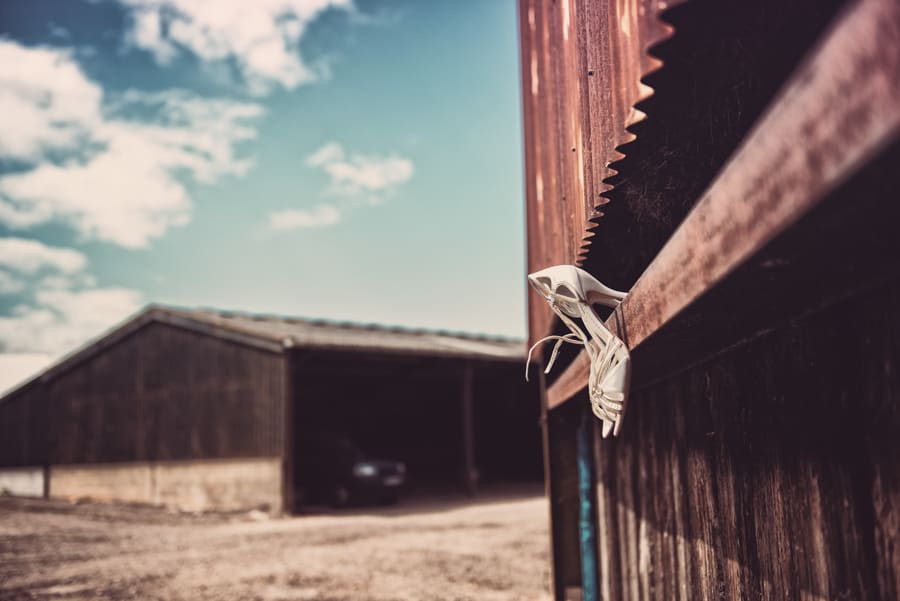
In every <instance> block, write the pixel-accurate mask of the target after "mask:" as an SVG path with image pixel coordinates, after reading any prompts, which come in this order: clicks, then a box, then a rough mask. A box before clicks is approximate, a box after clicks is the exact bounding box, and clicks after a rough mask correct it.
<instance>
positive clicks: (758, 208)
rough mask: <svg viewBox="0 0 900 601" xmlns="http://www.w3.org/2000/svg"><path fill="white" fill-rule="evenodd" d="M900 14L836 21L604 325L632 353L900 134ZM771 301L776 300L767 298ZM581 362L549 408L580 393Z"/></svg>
mask: <svg viewBox="0 0 900 601" xmlns="http://www.w3.org/2000/svg"><path fill="white" fill-rule="evenodd" d="M898 39H900V3H897V2H896V1H895V0H861V1H859V2H855V3H853V4H852V5H851V6H850V7H848V10H847V11H846V12H845V13H844V14H843V15H842V16H841V17H840V18H839V19H838V20H837V22H836V23H835V25H834V26H833V27H832V29H831V31H830V32H829V33H828V34H826V35H825V36H824V38H823V41H822V42H821V43H820V44H819V45H818V46H817V47H816V48H815V49H814V50H813V51H812V52H811V54H810V56H808V57H807V59H806V60H805V61H804V62H803V63H802V64H801V66H800V67H799V68H798V70H797V71H796V73H795V74H794V75H793V76H792V78H791V80H790V81H789V82H788V84H787V86H786V87H785V89H784V90H783V91H782V93H781V94H780V95H779V96H778V98H777V99H776V100H775V101H774V102H773V104H772V106H771V108H770V109H769V110H768V111H767V113H766V114H765V115H764V116H763V118H762V119H761V120H760V122H759V123H758V124H757V126H756V127H755V128H754V129H753V131H752V132H751V133H750V134H749V135H748V136H747V138H746V139H745V141H744V143H743V144H742V145H741V147H740V148H739V149H738V150H737V152H736V153H735V154H734V156H733V157H732V159H731V160H730V161H729V163H728V164H727V165H726V166H725V167H724V168H723V169H722V172H721V173H720V175H719V176H718V178H717V179H716V180H715V181H714V182H713V183H712V185H711V186H710V187H709V189H708V190H707V191H706V192H705V193H704V194H703V195H702V196H701V198H700V200H699V201H698V202H697V204H696V206H695V207H694V209H693V210H692V211H691V213H690V214H689V215H688V217H687V218H686V219H685V221H684V222H683V223H682V225H681V226H680V227H679V228H678V230H676V232H675V233H674V234H673V235H672V237H671V239H670V240H669V242H668V243H667V244H666V245H665V247H663V249H662V251H661V252H660V253H659V255H657V257H656V259H654V261H653V262H652V263H651V264H650V266H649V267H648V268H647V270H646V271H645V272H644V274H643V275H642V276H641V278H640V279H639V280H638V282H637V283H636V284H635V285H634V287H633V288H632V290H631V292H630V294H629V295H628V297H627V298H626V299H625V301H624V302H623V303H622V305H621V306H620V307H619V308H618V309H617V310H616V311H615V312H614V314H613V315H612V316H611V317H610V319H609V320H608V321H607V325H608V326H609V327H610V328H611V329H612V330H613V331H615V332H617V333H618V335H619V336H620V337H621V338H622V339H623V340H625V342H626V344H627V345H628V347H629V348H631V349H634V348H636V347H638V346H639V345H641V344H642V343H643V342H644V341H645V340H647V338H649V337H650V336H651V335H652V334H654V333H655V332H657V331H658V330H659V329H660V328H661V327H662V326H663V325H665V324H666V323H667V322H669V321H670V320H671V319H672V318H673V317H674V316H675V315H677V314H678V313H679V312H680V311H682V310H683V309H685V308H686V307H687V306H688V305H690V304H691V303H692V302H693V301H695V300H696V299H697V298H698V297H700V296H701V295H702V294H704V293H705V292H707V291H708V290H710V289H712V288H714V287H715V286H716V285H717V284H718V283H719V282H721V281H722V279H723V278H724V277H725V276H726V275H728V274H729V273H730V272H732V271H733V270H734V269H736V268H737V267H738V266H739V265H741V264H742V263H743V262H745V261H746V260H747V259H748V258H750V257H751V256H753V255H754V253H756V252H758V251H759V250H760V249H761V248H762V247H763V246H764V245H765V244H766V243H767V242H769V241H771V240H772V239H773V238H775V237H776V236H777V235H779V234H780V233H782V232H784V231H785V230H786V229H787V228H789V227H790V226H791V225H793V224H794V223H796V222H797V220H799V219H800V218H801V217H803V216H804V215H805V214H807V213H808V212H809V211H810V210H811V209H812V208H813V207H815V206H816V205H817V204H818V203H819V202H820V201H821V200H822V199H823V198H824V197H825V196H826V195H827V194H828V193H829V192H830V191H832V190H834V189H835V187H836V186H838V185H839V184H840V183H842V182H843V181H844V180H845V179H846V178H847V177H848V176H849V175H851V174H852V173H853V172H854V171H855V170H856V169H857V168H858V167H860V166H861V165H862V164H864V163H865V162H866V161H867V160H868V159H870V158H871V157H873V156H874V155H875V154H877V153H878V151H879V150H880V149H882V148H883V147H885V146H886V145H887V144H888V143H890V142H891V141H892V140H894V139H896V137H897V135H898V133H900V51H898V47H897V40H898ZM774 292H775V291H773V293H774ZM588 369H589V364H588V361H587V358H586V357H585V356H584V355H581V356H579V357H578V358H577V359H576V360H574V361H573V363H572V364H571V365H570V366H569V367H568V368H567V370H566V371H565V372H564V373H562V374H561V375H560V377H559V378H557V380H556V381H555V382H554V383H553V385H552V386H551V387H550V388H549V390H548V391H547V401H548V405H549V406H550V407H551V408H552V407H555V406H558V405H559V404H561V403H562V402H564V401H566V400H567V399H569V398H570V397H572V396H573V395H574V394H575V393H577V392H578V391H580V390H581V389H583V388H584V387H585V385H586V383H587V377H588Z"/></svg>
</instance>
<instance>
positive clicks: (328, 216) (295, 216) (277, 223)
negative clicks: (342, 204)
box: [269, 205, 341, 231]
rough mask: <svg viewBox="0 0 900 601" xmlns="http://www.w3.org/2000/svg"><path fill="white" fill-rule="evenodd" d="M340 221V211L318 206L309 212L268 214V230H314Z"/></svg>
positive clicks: (294, 210)
mask: <svg viewBox="0 0 900 601" xmlns="http://www.w3.org/2000/svg"><path fill="white" fill-rule="evenodd" d="M340 220H341V213H340V211H339V210H338V209H337V208H336V207H334V206H332V205H319V206H317V207H315V208H314V209H311V210H301V209H284V210H282V211H276V212H274V213H270V214H269V228H271V229H273V230H276V231H284V230H294V229H299V228H316V227H327V226H329V225H334V224H336V223H338V222H339V221H340Z"/></svg>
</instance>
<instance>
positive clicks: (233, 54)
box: [120, 0, 353, 94]
mask: <svg viewBox="0 0 900 601" xmlns="http://www.w3.org/2000/svg"><path fill="white" fill-rule="evenodd" d="M120 2H121V3H122V4H124V5H125V6H126V7H128V8H130V9H131V11H132V23H131V31H130V35H129V42H130V44H132V45H133V46H135V47H137V48H141V49H144V50H147V51H149V52H151V53H152V54H153V55H154V57H155V58H156V60H157V61H158V62H159V63H161V64H166V63H169V62H170V61H172V60H173V59H174V58H175V57H176V56H177V55H178V54H179V53H180V52H187V53H190V54H192V55H194V56H196V57H197V58H198V59H200V60H201V61H206V62H211V61H222V60H230V61H233V62H234V64H235V65H236V66H237V68H238V69H239V70H240V72H241V74H242V75H243V77H244V81H245V82H246V83H247V85H248V88H249V89H250V91H251V92H253V93H256V94H266V93H268V92H269V91H271V89H272V87H273V86H275V85H279V86H281V87H283V88H285V89H289V90H290V89H294V88H296V87H297V86H299V85H301V84H303V83H307V82H310V81H314V80H315V79H316V78H317V74H316V72H315V71H314V70H313V69H312V68H311V67H310V66H309V65H307V64H306V63H305V62H304V60H303V58H302V57H301V56H300V49H299V43H300V39H301V38H302V37H303V34H304V32H305V31H306V28H307V27H308V25H309V24H310V23H311V22H312V21H313V20H315V18H316V17H318V16H319V15H320V14H321V13H322V12H324V11H325V10H327V9H329V8H335V9H341V10H345V11H352V10H353V3H352V0H253V1H248V0H217V1H216V2H205V1H203V0H120Z"/></svg>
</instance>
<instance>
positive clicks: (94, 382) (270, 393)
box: [0, 323, 284, 465]
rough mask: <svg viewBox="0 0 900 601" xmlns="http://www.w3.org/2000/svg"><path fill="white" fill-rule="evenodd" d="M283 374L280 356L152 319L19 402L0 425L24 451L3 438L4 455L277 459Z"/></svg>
mask: <svg viewBox="0 0 900 601" xmlns="http://www.w3.org/2000/svg"><path fill="white" fill-rule="evenodd" d="M283 373H284V366H283V357H282V356H281V355H279V354H274V353H270V352H265V351H262V350H257V349H253V348H251V347H247V346H243V345H238V344H234V343H231V342H227V341H223V340H220V339H216V338H213V337H208V336H201V335H198V334H194V333H192V332H189V331H186V330H182V329H179V328H175V327H172V326H169V325H165V324H159V323H152V324H150V325H148V326H145V327H144V328H142V329H140V330H138V331H137V332H136V333H134V334H132V335H131V336H128V337H127V338H125V339H124V340H122V341H120V342H118V343H117V344H115V345H113V346H111V347H110V348H108V349H105V350H103V351H102V352H100V353H99V354H97V355H95V356H93V357H91V358H89V359H87V360H86V361H83V362H80V363H78V364H77V365H76V366H75V367H74V368H72V369H71V370H69V371H67V372H64V373H63V374H61V375H59V376H57V377H56V378H54V379H53V380H51V381H50V382H48V383H46V384H42V385H40V386H33V387H31V388H30V389H27V390H25V391H23V393H21V394H20V395H19V396H18V397H17V398H15V399H13V402H11V403H10V408H9V412H10V413H12V414H13V415H12V416H11V418H8V417H7V415H6V414H0V417H2V419H0V423H2V424H3V425H2V426H0V427H3V428H5V429H12V430H16V429H18V428H22V435H21V436H22V437H24V439H25V440H26V442H24V443H23V442H18V443H16V445H17V446H21V447H23V448H25V449H27V452H26V453H25V454H22V453H21V452H20V453H19V454H18V455H16V454H15V453H12V454H10V455H7V450H6V443H2V444H4V446H3V447H0V448H2V449H3V454H2V461H4V462H5V463H7V464H16V465H18V464H23V463H24V464H31V463H33V462H34V461H35V460H45V461H46V462H47V463H50V464H73V463H106V462H119V461H165V460H183V459H204V458H220V457H258V456H278V455H281V453H282V440H283V431H282V429H283V421H282V415H283V397H284V393H283V390H282V387H283ZM0 410H7V409H6V407H5V406H0ZM23 425H25V427H22V426H23ZM35 441H41V442H40V443H38V444H34V442H35ZM43 445H45V446H43ZM42 446H43V448H42ZM8 457H12V459H8Z"/></svg>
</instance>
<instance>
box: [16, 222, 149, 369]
mask: <svg viewBox="0 0 900 601" xmlns="http://www.w3.org/2000/svg"><path fill="white" fill-rule="evenodd" d="M86 268H87V258H86V257H85V256H84V255H83V254H82V253H80V252H78V251H77V250H74V249H71V248H61V247H53V246H48V245H46V244H44V243H42V242H39V241H37V240H27V239H24V238H0V294H5V295H11V294H18V295H21V296H22V297H23V298H24V299H26V300H25V301H24V302H21V303H19V304H18V305H16V306H15V307H13V309H12V311H11V312H10V314H8V315H5V316H0V353H45V354H51V355H57V356H58V355H60V354H62V353H64V352H66V351H69V350H71V349H72V347H74V346H76V345H79V344H81V343H83V342H84V341H85V340H87V339H88V338H91V337H94V336H97V335H98V334H100V333H102V332H103V330H105V329H106V328H108V327H109V326H111V325H113V324H114V323H116V322H118V321H120V320H122V319H123V318H125V317H126V316H128V315H130V314H131V313H134V312H135V311H137V310H138V309H139V308H140V307H141V305H142V304H143V297H142V295H141V293H140V292H138V291H136V290H131V289H127V288H119V287H102V288H98V287H97V286H96V282H95V280H94V278H93V277H92V276H91V275H90V274H88V273H87V272H86V271H85V270H86Z"/></svg>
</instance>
